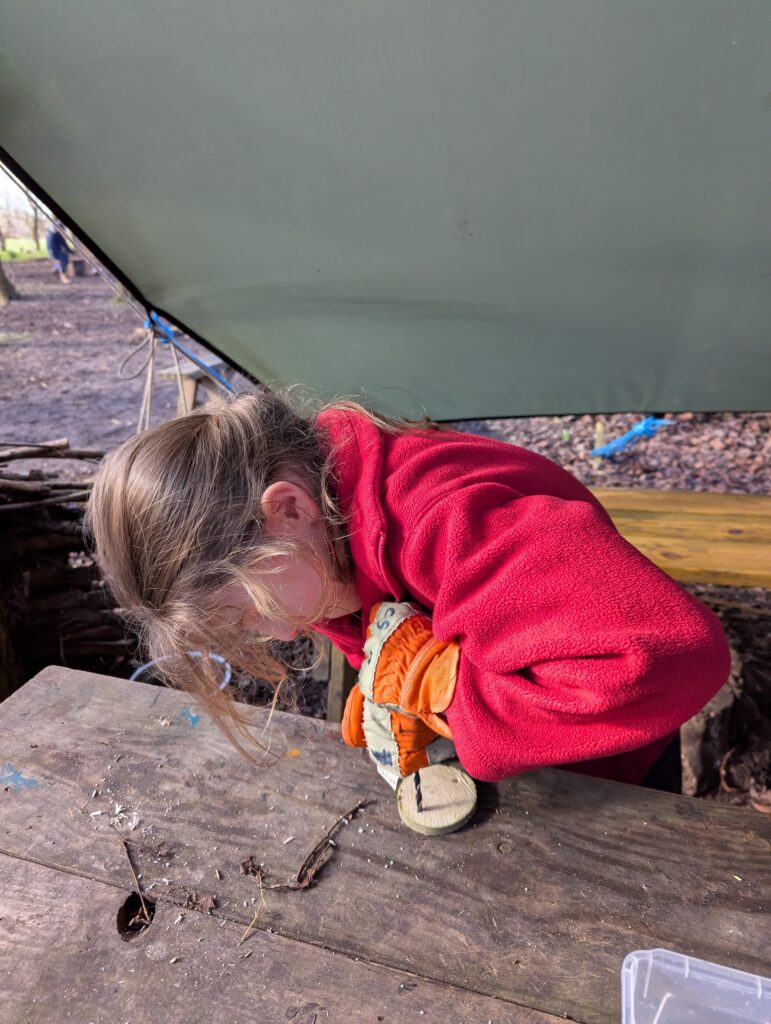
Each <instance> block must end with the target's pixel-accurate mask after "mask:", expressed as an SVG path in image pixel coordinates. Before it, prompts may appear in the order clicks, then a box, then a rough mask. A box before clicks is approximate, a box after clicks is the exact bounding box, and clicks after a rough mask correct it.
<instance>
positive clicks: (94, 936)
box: [0, 857, 558, 1024]
mask: <svg viewBox="0 0 771 1024" xmlns="http://www.w3.org/2000/svg"><path fill="white" fill-rule="evenodd" d="M128 892H129V890H128V889H122V888H116V887H115V886H114V885H108V884H105V883H103V882H95V881H93V880H91V879H87V878H82V877H77V876H74V875H70V874H66V873H64V872H60V871H55V870H52V869H50V868H46V867H42V866H40V865H38V864H32V863H29V862H26V861H22V860H17V859H15V858H10V857H0V965H1V966H0V978H1V979H2V981H1V982H0V984H2V991H3V998H2V1001H0V1024H21V1022H24V1024H51V1022H52V1021H65V1020H74V1021H84V1022H92V1024H123V1022H124V1021H126V1022H129V1021H130V1022H131V1024H166V1022H168V1021H202V1020H205V1021H206V1022H207V1024H237V1022H238V1021H243V1022H244V1024H247V1022H251V1021H259V1022H261V1024H279V1022H280V1024H286V1022H287V1021H293V1022H294V1024H326V1022H331V1021H346V1022H348V1021H350V1022H352V1024H374V1022H375V1021H388V1022H391V1024H401V1022H403V1021H415V1022H417V1021H424V1020H425V1021H432V1020H433V1021H442V1022H445V1021H446V1022H457V1024H466V1022H468V1021H495V1024H558V1022H557V1019H556V1018H554V1017H548V1016H546V1015H545V1014H540V1013H536V1012H535V1011H533V1010H528V1009H526V1008H523V1007H518V1006H515V1005H513V1004H512V1003H507V1002H504V1001H503V1000H499V999H491V998H490V997H488V996H479V995H476V994H475V993H473V992H466V991H464V990H463V989H459V988H455V987H454V986H448V985H439V984H436V983H435V982H430V981H426V980H425V979H424V978H421V977H419V976H418V975H415V974H410V973H407V972H404V971H394V970H391V969H389V968H386V967H379V966H377V965H375V964H367V963H364V962H363V961H361V960H360V961H358V962H357V961H355V960H352V959H351V958H349V957H346V956H343V955H341V954H339V953H332V952H330V951H329V950H324V949H318V948H316V947H315V946H308V945H304V944H302V943H299V942H295V941H292V940H291V939H285V938H283V937H282V936H280V935H274V934H269V933H268V932H265V931H258V932H255V933H253V934H252V935H251V936H250V937H249V938H248V939H247V940H246V942H244V943H243V944H239V943H240V939H241V936H242V935H243V932H244V928H243V925H242V924H241V923H240V922H234V921H232V920H230V919H229V918H228V917H227V915H226V914H222V913H219V912H218V913H217V914H216V916H209V915H208V914H205V913H201V912H200V911H195V910H185V911H182V912H180V910H179V908H178V907H176V906H175V905H174V904H172V903H168V902H165V901H159V902H158V903H157V904H156V907H155V915H154V917H153V921H152V924H151V925H150V927H149V928H148V929H147V930H146V931H145V932H144V933H143V934H141V935H139V936H136V937H135V938H133V939H131V940H130V941H125V940H124V939H122V938H120V936H119V934H118V931H117V927H116V916H117V912H118V909H119V907H120V906H121V904H122V903H123V901H124V900H125V898H126V896H127V895H128ZM180 914H181V915H182V919H181V920H179V921H178V919H179V917H180ZM177 921H178V923H176V922H177ZM172 960H174V963H172Z"/></svg>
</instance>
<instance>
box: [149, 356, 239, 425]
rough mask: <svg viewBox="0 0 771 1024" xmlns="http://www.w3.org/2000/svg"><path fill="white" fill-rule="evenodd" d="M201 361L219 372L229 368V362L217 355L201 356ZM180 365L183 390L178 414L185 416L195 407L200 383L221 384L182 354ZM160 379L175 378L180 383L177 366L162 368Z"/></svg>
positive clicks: (212, 385)
mask: <svg viewBox="0 0 771 1024" xmlns="http://www.w3.org/2000/svg"><path fill="white" fill-rule="evenodd" d="M201 362H202V363H206V365H207V366H208V367H209V368H210V369H211V370H216V372H217V373H219V374H222V373H223V372H225V371H227V370H228V369H229V367H228V365H227V363H226V362H225V361H224V360H223V359H219V358H217V357H216V356H201ZM179 365H180V370H181V371H182V391H181V392H180V394H179V397H178V398H177V416H184V415H185V413H186V412H187V411H189V410H191V409H194V408H195V406H196V402H197V401H198V388H199V386H200V385H205V386H209V387H219V386H220V385H218V384H217V382H216V381H214V380H212V378H211V377H210V376H209V374H207V373H206V372H205V371H204V370H202V369H201V367H200V366H197V365H196V364H195V363H194V362H193V361H192V360H191V359H187V358H185V357H184V356H180V357H179ZM158 380H173V381H174V382H175V383H178V378H177V368H176V366H167V367H165V368H164V369H163V370H161V371H160V372H159V373H158Z"/></svg>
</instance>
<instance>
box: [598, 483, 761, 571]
mask: <svg viewBox="0 0 771 1024" xmlns="http://www.w3.org/2000/svg"><path fill="white" fill-rule="evenodd" d="M592 492H593V493H594V495H595V496H596V497H597V498H599V500H600V501H601V502H602V504H603V505H604V506H605V508H606V509H607V510H608V512H609V513H610V516H611V518H612V519H613V522H614V523H615V525H616V527H617V528H618V530H619V532H620V533H621V534H622V535H623V536H624V537H625V538H626V539H627V540H628V541H629V542H630V543H631V544H634V546H635V547H636V548H639V550H640V551H642V553H643V554H644V555H646V556H647V557H648V558H650V560H651V561H652V562H655V563H656V565H658V566H659V567H660V568H662V569H664V570H665V571H666V572H668V573H669V574H670V575H671V576H672V577H674V579H676V580H679V582H681V583H719V584H724V585H727V586H738V587H771V497H763V496H758V495H748V494H712V493H706V492H686V491H654V490H636V489H631V490H630V489H626V488H620V487H595V488H592Z"/></svg>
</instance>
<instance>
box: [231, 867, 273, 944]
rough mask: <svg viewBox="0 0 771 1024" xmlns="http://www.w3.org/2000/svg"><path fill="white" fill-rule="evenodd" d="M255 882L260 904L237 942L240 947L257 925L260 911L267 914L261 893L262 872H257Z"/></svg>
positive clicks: (266, 906) (266, 907)
mask: <svg viewBox="0 0 771 1024" xmlns="http://www.w3.org/2000/svg"><path fill="white" fill-rule="evenodd" d="M257 881H258V882H259V885H260V902H259V903H258V904H257V909H256V910H255V912H254V917H253V918H252V919H251V921H250V922H249V924H248V926H247V929H246V931H245V932H244V934H243V935H242V936H241V938H240V940H239V942H238V945H239V946H240V945H242V944H243V943H244V942H245V941H246V939H247V938H248V937H249V935H251V933H252V930H253V928H254V926H255V924H256V923H257V918H258V917H259V916H260V911H261V910H263V909H264V910H265V911H266V912H267V910H268V905H267V904H266V902H265V896H264V894H263V891H262V872H261V871H259V870H258V872H257Z"/></svg>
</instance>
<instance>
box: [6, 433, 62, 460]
mask: <svg viewBox="0 0 771 1024" xmlns="http://www.w3.org/2000/svg"><path fill="white" fill-rule="evenodd" d="M69 446H70V441H69V438H67V437H59V438H57V439H56V440H55V441H0V448H3V449H4V451H0V462H2V461H3V459H18V458H21V459H23V458H26V457H27V456H26V453H27V452H30V451H41V450H42V452H43V454H46V453H49V452H51V451H56V450H57V449H59V450H60V449H62V448H69ZM19 452H24V453H25V454H23V455H20V454H18V453H19Z"/></svg>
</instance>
